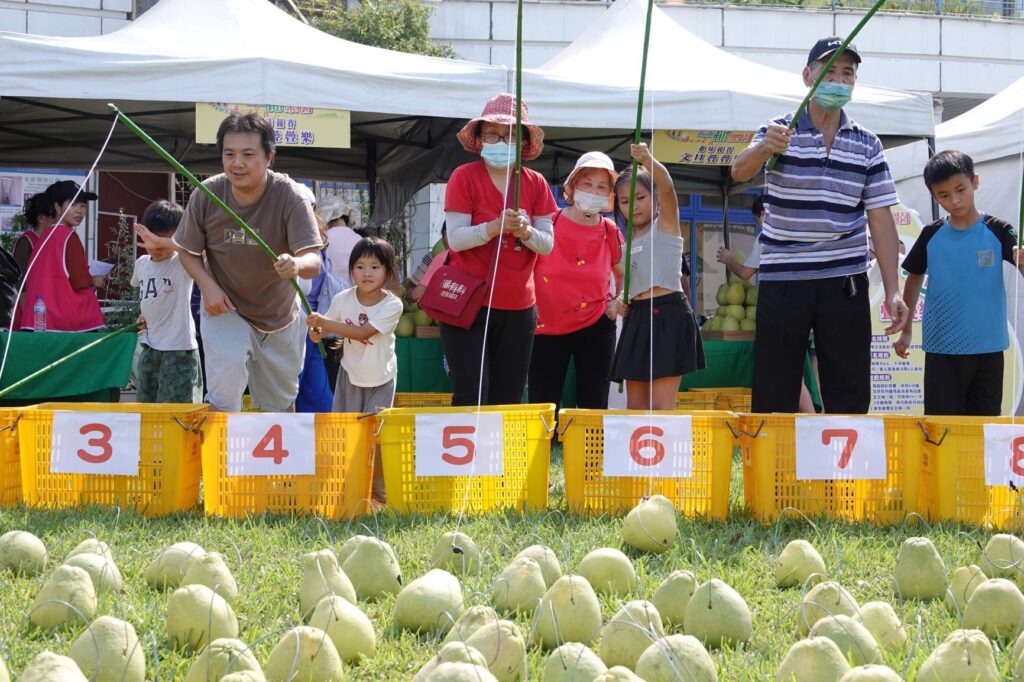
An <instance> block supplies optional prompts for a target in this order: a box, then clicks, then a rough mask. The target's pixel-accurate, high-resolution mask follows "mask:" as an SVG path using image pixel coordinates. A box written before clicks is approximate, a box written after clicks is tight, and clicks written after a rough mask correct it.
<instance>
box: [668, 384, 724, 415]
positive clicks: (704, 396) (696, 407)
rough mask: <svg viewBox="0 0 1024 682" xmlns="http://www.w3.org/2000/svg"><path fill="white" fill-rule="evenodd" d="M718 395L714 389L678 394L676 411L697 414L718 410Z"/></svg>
mask: <svg viewBox="0 0 1024 682" xmlns="http://www.w3.org/2000/svg"><path fill="white" fill-rule="evenodd" d="M717 404H718V394H717V393H716V392H715V390H713V389H704V388H695V389H691V390H689V391H681V392H679V393H676V410H678V411H680V412H697V411H701V410H716V409H718V408H717V407H716V406H717Z"/></svg>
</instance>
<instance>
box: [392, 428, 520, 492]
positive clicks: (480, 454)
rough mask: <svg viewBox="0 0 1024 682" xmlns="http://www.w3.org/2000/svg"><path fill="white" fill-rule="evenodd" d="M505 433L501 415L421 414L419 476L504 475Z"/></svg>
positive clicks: (417, 443)
mask: <svg viewBox="0 0 1024 682" xmlns="http://www.w3.org/2000/svg"><path fill="white" fill-rule="evenodd" d="M385 418H386V417H385ZM504 432H505V419H504V417H503V416H502V414H501V413H500V412H481V413H480V414H443V413H442V414H418V415H416V445H415V447H416V475H417V476H470V475H472V476H501V475H502V474H503V473H504V472H505V461H504V440H505V439H504Z"/></svg>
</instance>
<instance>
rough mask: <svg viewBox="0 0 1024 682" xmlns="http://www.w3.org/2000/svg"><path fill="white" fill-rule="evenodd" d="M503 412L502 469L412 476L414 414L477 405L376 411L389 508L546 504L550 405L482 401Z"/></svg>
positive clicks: (474, 509) (467, 410) (475, 509)
mask: <svg viewBox="0 0 1024 682" xmlns="http://www.w3.org/2000/svg"><path fill="white" fill-rule="evenodd" d="M480 409H481V411H482V412H501V413H503V416H504V428H505V433H504V442H505V449H504V474H503V475H501V476H474V477H468V476H429V477H417V476H416V415H417V414H446V413H447V414H472V413H474V412H475V411H476V408H475V407H416V408H392V409H390V410H384V411H383V412H381V413H380V414H378V415H377V421H378V424H379V425H380V426H379V427H378V428H379V432H380V434H379V436H378V439H379V442H380V444H381V458H382V461H383V465H384V488H385V489H386V491H387V496H388V508H389V509H394V510H395V511H397V512H401V513H406V512H423V513H430V512H439V511H440V512H460V511H465V512H466V513H473V514H479V513H482V512H486V511H490V510H492V509H501V508H514V509H516V510H517V511H522V510H523V509H545V508H547V504H548V470H549V468H550V464H551V433H552V431H553V430H554V427H555V406H554V405H550V404H547V405H485V406H484V407H482V408H480Z"/></svg>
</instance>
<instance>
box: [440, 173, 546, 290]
mask: <svg viewBox="0 0 1024 682" xmlns="http://www.w3.org/2000/svg"><path fill="white" fill-rule="evenodd" d="M520 178H521V179H520V185H519V206H520V208H522V209H523V210H525V211H526V213H527V214H528V215H530V216H531V218H537V217H544V218H547V217H548V216H550V215H551V214H552V213H554V212H555V210H556V208H557V207H556V206H555V198H554V196H552V194H551V188H550V187H549V186H548V183H547V180H545V179H544V176H542V175H541V174H540V173H538V172H537V171H534V170H530V169H529V168H524V169H523V171H522V175H521V176H520ZM501 198H502V197H501V192H500V191H498V188H497V187H495V185H494V183H493V182H492V181H491V176H490V175H489V174H488V173H487V168H486V167H485V166H484V162H483V160H482V159H481V160H480V161H476V162H474V163H467V164H465V165H462V166H459V167H458V168H456V169H455V172H454V173H452V177H451V179H449V180H448V188H447V189H446V190H445V195H444V210H446V211H454V212H455V213H466V214H469V216H470V218H471V222H470V224H472V225H479V224H480V223H486V222H488V221H491V220H494V219H495V218H497V217H498V216H499V215H500V214H501V212H502V211H503V210H504V209H505V208H512V206H513V204H514V203H515V197H514V192H513V189H512V187H511V186H510V187H509V191H508V197H507V201H506V202H505V205H504V206H502V202H501ZM498 241H499V240H498V239H497V238H495V239H492V240H491V241H489V242H487V243H486V244H484V245H483V246H477V247H475V248H472V249H469V250H467V251H452V253H451V259H450V261H449V262H450V264H452V265H455V266H458V267H460V268H462V269H463V270H465V271H466V272H468V273H470V274H473V275H476V276H477V277H483V278H485V279H486V278H488V276H489V275H490V274H491V272H492V271H493V270H492V268H493V267H494V252H495V249H496V248H497V247H498ZM556 243H557V240H556ZM501 246H502V249H501V256H500V257H499V258H498V272H497V276H496V277H495V281H494V300H493V301H492V302H491V307H493V308H497V309H499V310H525V309H527V308H529V307H531V306H532V305H533V304H534V303H535V301H536V297H535V296H534V290H533V268H534V266H535V265H536V264H537V254H536V253H534V252H533V251H531V250H530V249H528V248H526V246H518V245H517V244H516V240H515V237H513V236H512V235H511V234H509V233H508V232H506V233H505V234H504V236H503V237H502V238H501ZM517 248H518V250H517ZM484 300H485V301H486V300H487V298H485V299H484Z"/></svg>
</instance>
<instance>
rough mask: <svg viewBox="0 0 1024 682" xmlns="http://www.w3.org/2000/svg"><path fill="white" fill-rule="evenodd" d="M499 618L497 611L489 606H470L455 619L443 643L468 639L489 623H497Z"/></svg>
mask: <svg viewBox="0 0 1024 682" xmlns="http://www.w3.org/2000/svg"><path fill="white" fill-rule="evenodd" d="M499 620H501V619H500V618H499V617H498V612H497V611H495V610H494V609H493V608H491V607H490V606H484V605H482V604H477V605H476V606H470V607H469V608H468V609H466V610H465V611H463V612H462V615H461V616H459V617H458V619H457V620H456V621H455V625H454V626H452V629H451V630H449V631H448V634H447V635H445V638H444V642H443V643H445V644H447V643H448V642H465V641H468V640H469V638H470V637H471V636H472V635H473V633H474V632H476V631H477V630H479V629H480V628H482V627H484V626H486V625H488V624H490V623H497V622H498V621H499Z"/></svg>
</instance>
